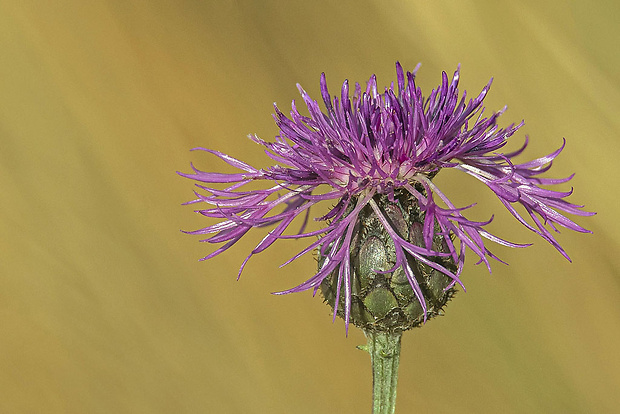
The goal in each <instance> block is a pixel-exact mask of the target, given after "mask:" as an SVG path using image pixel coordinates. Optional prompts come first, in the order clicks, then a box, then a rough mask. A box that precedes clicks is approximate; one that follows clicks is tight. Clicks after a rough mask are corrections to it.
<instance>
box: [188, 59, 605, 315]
mask: <svg viewBox="0 0 620 414" xmlns="http://www.w3.org/2000/svg"><path fill="white" fill-rule="evenodd" d="M416 71H417V67H416V69H415V70H414V71H413V72H407V73H406V74H405V73H404V72H403V69H402V67H401V65H400V64H399V63H397V64H396V74H397V85H396V86H397V88H396V90H395V89H394V84H392V85H391V86H390V87H389V88H386V89H385V90H384V92H383V93H379V91H378V89H377V82H376V78H375V76H374V75H373V76H372V77H371V78H370V80H369V81H368V82H367V84H366V88H365V90H362V88H361V86H360V85H359V84H356V85H355V92H354V94H353V96H352V97H351V96H350V93H349V83H348V81H345V82H344V83H343V85H342V89H341V92H340V97H332V96H330V94H329V92H328V89H327V84H326V81H325V74H323V75H322V76H321V82H320V85H321V95H322V98H323V102H324V104H325V112H323V111H321V108H320V107H319V104H318V103H317V101H314V100H312V99H311V98H310V97H309V96H308V94H307V93H306V92H305V91H304V90H303V89H302V88H301V86H299V85H298V88H299V91H300V93H301V96H302V98H303V100H304V103H305V104H306V106H307V108H308V111H309V117H308V116H304V115H302V114H301V113H300V112H299V111H298V110H297V107H296V105H295V102H294V101H293V103H292V110H291V112H290V117H287V116H286V115H284V114H283V113H282V112H281V111H280V110H279V109H278V107H277V106H275V105H274V106H275V115H274V119H275V121H276V124H277V125H278V127H279V129H280V135H279V136H277V137H276V139H275V142H266V141H263V140H262V139H260V138H258V137H256V136H251V137H250V138H251V139H252V140H253V141H255V142H256V143H259V144H261V145H263V146H264V147H265V148H266V150H265V152H266V153H267V155H268V156H269V157H271V158H272V159H273V160H274V161H275V162H276V163H278V164H277V165H274V166H272V167H270V168H268V169H256V168H254V167H252V166H250V165H248V164H246V163H244V162H242V161H239V160H237V159H235V158H232V157H230V156H228V155H226V154H223V153H221V152H218V151H214V150H210V149H206V148H195V149H200V150H203V151H207V152H209V153H211V154H213V155H215V156H217V157H219V158H220V159H221V160H223V161H225V162H226V163H228V164H230V165H231V166H233V167H235V168H236V169H238V170H239V172H238V173H234V174H225V173H217V172H204V171H200V170H198V169H196V168H194V167H193V166H192V168H193V169H194V173H192V174H183V173H179V174H180V175H182V176H184V177H187V178H191V179H193V180H196V181H199V182H201V183H206V185H204V184H196V185H197V187H199V188H200V189H201V190H203V191H204V192H206V194H205V193H203V192H196V196H197V197H198V198H197V199H196V200H193V201H190V202H189V203H206V204H208V205H209V206H210V207H206V208H203V209H200V210H198V211H197V212H199V213H200V214H202V215H204V216H207V217H213V218H216V219H220V220H221V221H219V222H218V223H217V224H213V225H210V226H208V227H205V228H203V229H201V230H196V231H192V232H188V233H190V234H208V235H209V237H208V238H207V239H206V240H204V241H208V242H209V243H216V244H222V245H221V246H220V247H219V248H218V249H217V250H215V251H214V252H212V253H211V254H209V255H208V256H206V257H204V258H203V259H202V260H205V259H209V258H211V257H214V256H216V255H218V254H220V253H222V252H223V251H225V250H227V249H228V248H230V247H231V246H232V245H234V244H235V243H236V242H237V241H238V240H239V239H241V238H242V237H243V236H244V235H245V234H246V233H247V232H248V231H249V230H250V229H252V228H255V227H264V226H269V225H275V228H273V229H271V230H270V231H269V232H268V233H267V235H266V236H265V237H264V238H263V239H262V241H261V242H260V243H259V244H258V245H257V246H256V247H255V248H254V250H252V252H251V253H250V254H249V255H248V256H247V258H246V259H245V260H244V261H243V263H242V265H241V268H240V270H239V275H240V274H241V272H242V270H243V268H244V266H245V264H246V263H247V261H248V259H249V258H250V257H251V256H252V255H254V254H257V253H260V252H262V251H263V250H265V249H267V248H268V247H270V246H271V245H272V244H273V243H274V242H276V241H278V240H279V239H289V238H292V239H301V238H306V237H311V240H312V242H311V243H310V244H309V245H308V246H307V247H306V248H304V249H303V250H302V251H301V252H299V253H298V254H296V255H295V256H293V257H292V258H291V259H290V260H288V261H287V262H286V263H285V264H287V263H290V262H291V261H292V260H295V259H296V258H298V257H300V256H301V255H303V254H305V253H307V252H309V251H312V250H313V249H317V248H318V250H319V255H320V257H321V261H320V266H319V269H318V272H317V273H316V274H315V275H314V276H312V277H311V278H310V279H308V280H307V281H305V282H303V283H301V284H300V285H298V286H296V287H294V288H292V289H289V290H286V291H282V292H278V293H279V294H283V293H291V292H301V291H304V290H308V289H314V292H315V293H316V291H317V290H318V288H319V286H320V285H321V283H322V281H323V280H324V279H325V278H326V277H328V276H329V275H333V274H335V275H337V277H338V279H337V280H338V283H337V292H336V299H335V303H336V307H337V306H338V303H339V302H340V299H344V305H345V309H344V318H345V321H346V324H347V327H348V323H349V316H350V308H351V295H352V293H351V290H352V287H351V285H352V282H351V278H352V275H351V266H352V265H351V256H352V253H351V251H350V250H351V245H352V241H353V240H354V238H355V237H356V231H357V230H356V224H357V222H358V219H359V217H360V212H361V211H362V209H364V208H365V207H366V209H367V210H368V207H367V206H370V208H371V209H372V212H374V214H375V215H376V218H377V219H378V222H379V223H380V224H381V225H382V226H383V230H384V232H385V233H386V234H387V235H389V238H390V239H391V242H392V243H393V252H394V254H395V257H394V260H393V261H392V262H393V265H394V266H393V268H392V269H390V270H386V269H384V270H383V271H379V270H378V272H379V273H386V271H394V270H395V269H399V268H402V269H403V270H404V273H405V275H406V277H407V280H408V281H409V284H410V285H411V288H412V290H413V292H414V294H415V297H416V298H417V301H419V304H420V305H421V307H422V311H423V312H424V318H426V312H427V307H426V301H425V298H424V294H423V292H422V289H421V287H420V285H419V283H418V281H417V279H416V277H415V274H414V270H412V267H411V262H412V261H416V262H417V263H421V264H424V265H426V266H427V267H430V268H432V269H434V270H435V271H437V272H440V273H442V274H444V275H446V276H447V277H449V278H450V279H449V282H450V283H449V284H448V286H447V287H446V288H445V289H450V288H452V287H453V286H454V285H455V284H459V285H461V286H462V283H461V280H460V275H461V272H462V270H463V265H464V263H465V251H466V249H469V250H471V252H472V254H475V255H476V256H477V258H478V259H479V260H478V263H484V264H485V265H486V266H487V268H488V269H489V271H490V270H491V268H490V264H489V258H493V259H496V260H499V259H497V257H495V256H494V255H493V254H492V253H491V252H490V251H489V250H488V248H487V247H486V245H485V243H484V241H485V239H487V240H491V241H493V242H495V243H498V244H501V245H504V246H509V247H526V246H529V244H517V243H512V242H509V241H506V240H503V239H501V238H499V237H497V236H495V235H493V234H490V233H489V232H488V231H486V230H485V225H486V224H488V223H490V222H491V220H492V219H493V217H491V219H490V220H488V221H486V222H477V221H472V220H469V219H467V218H466V217H465V216H464V215H463V214H464V210H466V209H468V208H470V207H471V206H467V207H456V206H455V205H454V204H453V203H452V202H451V201H450V199H449V198H448V197H447V196H446V195H445V194H444V193H443V192H442V191H441V190H440V189H439V188H438V187H437V186H436V185H435V184H434V183H433V182H432V178H433V177H434V176H435V175H436V174H437V173H438V172H439V171H440V170H441V169H442V168H453V169H456V170H460V171H462V172H464V173H466V174H468V175H470V176H472V177H474V178H476V179H478V180H480V181H481V182H483V183H484V184H486V186H487V187H488V188H489V189H491V191H493V192H494V193H495V194H496V195H497V197H498V198H499V200H500V201H501V202H502V204H504V206H505V207H506V208H507V209H508V211H509V212H510V213H511V214H512V215H513V216H514V217H515V218H516V219H517V220H518V221H519V222H520V223H521V224H523V225H524V226H525V227H527V228H528V229H530V230H531V231H533V232H534V233H536V234H538V235H539V236H541V237H542V238H543V239H545V240H547V241H548V242H549V243H551V244H552V245H553V246H554V247H555V248H556V249H557V250H558V251H559V252H560V253H561V254H562V255H563V256H564V257H566V258H567V259H568V260H570V258H569V257H568V255H567V254H566V252H565V251H564V250H563V249H562V247H561V246H560V245H559V243H558V242H557V241H556V240H555V238H554V237H553V234H552V233H551V231H550V229H551V230H554V231H555V232H558V230H557V228H558V226H561V227H565V228H568V229H571V230H575V231H578V232H584V233H589V231H588V230H586V229H584V228H583V227H581V226H579V225H578V224H576V223H574V222H573V221H571V220H570V219H568V218H567V217H566V216H565V215H564V214H563V213H570V214H576V215H581V216H589V215H592V214H594V213H590V212H585V211H582V210H580V209H581V208H583V206H581V205H576V204H572V203H569V202H567V201H566V200H565V198H566V197H568V196H569V195H570V194H571V193H572V190H571V191H565V192H563V191H556V190H550V189H547V188H543V187H541V186H549V185H554V184H562V183H565V182H568V181H569V180H570V179H571V178H572V177H573V175H571V176H569V177H566V178H561V179H553V178H542V177H540V175H541V174H542V173H544V172H546V171H547V170H549V168H550V167H551V164H552V161H553V160H554V159H555V158H556V157H557V156H558V154H560V152H561V151H562V150H563V149H564V145H565V142H564V143H563V144H562V146H561V147H560V148H559V149H558V150H556V151H554V152H552V153H551V154H549V155H547V156H544V157H541V158H537V159H534V160H532V161H529V162H526V163H522V164H516V163H514V162H513V159H514V158H515V157H516V156H517V155H520V154H521V153H522V152H523V150H525V148H526V147H527V144H528V139H527V137H526V138H525V143H524V144H523V146H522V147H521V149H519V150H517V151H515V152H510V153H502V152H501V148H502V147H504V145H505V144H506V142H507V140H508V138H509V137H510V136H512V135H513V134H514V133H515V132H516V131H517V130H518V129H519V128H520V127H521V126H522V125H523V122H521V123H520V124H518V125H515V124H511V125H509V126H508V127H506V128H500V127H499V126H498V125H497V118H498V117H499V116H500V115H501V114H502V113H503V112H504V111H505V109H506V108H504V109H502V110H500V111H498V112H495V113H493V114H491V115H490V116H488V117H484V108H483V106H482V102H483V100H484V98H485V96H486V94H487V92H488V90H489V87H490V86H491V82H489V83H488V84H487V85H486V86H485V87H484V88H483V89H482V92H480V94H479V95H478V96H477V97H475V98H474V99H470V100H469V101H467V100H466V93H465V92H463V94H462V96H459V91H458V83H459V69H457V70H456V72H455V73H454V76H453V77H452V81H450V80H449V79H448V75H447V74H446V73H445V72H443V75H442V82H441V85H440V86H439V87H438V88H437V89H435V90H433V91H432V92H431V94H430V95H429V96H428V97H426V98H425V97H423V96H422V92H421V90H420V88H418V87H416V85H415V73H416ZM253 181H261V182H265V183H266V185H265V186H264V187H265V188H264V189H260V190H244V186H245V185H246V184H249V183H251V182H253ZM222 183H224V184H225V185H224V186H221V185H220V186H218V187H219V189H218V188H215V187H212V185H213V184H222ZM222 187H225V188H223V189H222ZM402 194H406V195H407V197H409V198H411V199H412V200H414V202H415V203H416V204H417V206H418V208H419V211H420V216H419V217H420V224H418V225H417V226H418V229H419V230H418V233H417V234H418V236H417V239H418V241H417V242H415V241H413V240H412V238H411V237H406V236H404V235H403V233H402V231H400V230H399V229H398V228H397V226H396V225H395V222H394V220H393V219H391V218H390V217H388V215H387V214H386V211H385V209H384V208H381V207H380V206H379V202H380V200H387V202H392V203H395V202H396V201H397V199H398V198H399V197H401V196H402ZM320 202H328V203H331V204H332V206H333V207H332V208H331V210H329V212H328V213H327V214H325V215H324V216H322V217H317V218H315V220H317V221H320V222H323V223H324V227H323V228H321V229H320V230H317V231H310V232H304V231H305V225H306V223H307V220H308V216H309V211H310V208H311V207H312V206H314V205H315V204H318V203H320ZM517 205H521V206H522V208H523V209H522V210H524V211H525V212H527V215H529V217H530V219H531V220H526V219H525V218H524V217H523V216H524V215H522V214H521V213H519V212H518V211H517V209H515V206H517ZM368 211H370V210H368ZM527 215H526V216H527ZM298 216H302V217H303V226H302V229H301V230H300V231H299V232H298V233H293V234H289V233H287V234H285V230H287V228H288V227H289V225H291V223H292V222H293V220H294V219H296V218H297V217H298ZM410 224H411V223H410ZM412 228H413V227H412ZM437 235H439V236H441V237H442V239H443V242H442V245H443V246H444V247H443V248H437V247H436V246H437V243H436V242H435V244H434V243H433V241H434V238H436V237H437ZM439 258H447V259H449V260H450V261H451V263H452V264H453V266H447V265H444V264H445V263H446V261H445V260H439ZM342 295H344V297H343V298H342ZM334 314H335V312H334Z"/></svg>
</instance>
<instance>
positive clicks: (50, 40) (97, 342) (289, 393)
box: [0, 0, 620, 413]
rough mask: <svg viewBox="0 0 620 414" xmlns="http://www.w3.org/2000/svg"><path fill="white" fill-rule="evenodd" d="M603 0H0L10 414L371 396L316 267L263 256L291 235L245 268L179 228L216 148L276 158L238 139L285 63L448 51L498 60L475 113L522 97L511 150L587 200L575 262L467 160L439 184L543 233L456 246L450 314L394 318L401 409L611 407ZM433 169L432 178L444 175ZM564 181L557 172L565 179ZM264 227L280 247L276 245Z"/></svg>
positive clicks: (3, 333) (613, 220) (270, 130)
mask: <svg viewBox="0 0 620 414" xmlns="http://www.w3.org/2000/svg"><path fill="white" fill-rule="evenodd" d="M619 7H620V6H619V4H618V2H616V1H615V0H607V1H602V0H601V1H592V2H585V1H577V0H572V1H565V0H562V1H560V0H554V1H538V0H527V1H503V0H502V1H497V0H488V1H471V0H469V1H468V0H459V1H445V0H434V1H427V0H424V1H422V0H408V1H405V0H401V1H387V0H378V1H341V2H327V1H319V2H315V1H305V2H297V1H280V2H277V1H259V2H251V1H222V2H214V1H211V2H209V1H189V0H185V1H161V0H158V1H146V0H145V1H97V2H94V1H93V2H89V1H60V2H48V1H11V0H5V1H3V2H1V3H0V235H1V236H0V412H2V413H203V412H204V413H364V412H370V392H371V379H370V367H369V358H368V355H366V354H364V353H362V352H360V351H358V350H356V349H355V346H356V345H358V344H362V343H364V338H363V335H362V334H361V333H360V332H359V331H357V330H353V331H352V332H351V333H350V335H349V337H348V338H347V337H345V335H344V328H343V324H342V322H341V321H337V322H336V323H335V324H332V322H331V318H330V315H329V309H328V308H327V307H326V306H325V305H324V304H323V303H322V301H321V300H320V299H319V298H318V297H316V298H312V295H311V294H310V293H305V294H295V295H288V296H284V297H280V296H273V295H271V294H270V292H273V291H276V290H281V289H285V288H288V287H291V286H294V285H295V284H297V283H300V282H301V281H303V280H305V279H306V278H307V277H309V276H310V275H311V274H312V273H313V270H314V266H315V264H314V262H313V259H312V257H311V256H308V257H307V258H304V259H302V260H300V261H299V263H294V264H292V265H290V266H288V267H286V268H284V269H278V268H277V265H278V264H279V263H280V262H283V261H284V260H285V259H287V258H288V257H289V256H291V255H292V254H293V253H295V252H296V251H298V250H300V249H301V247H302V246H304V244H303V243H299V242H283V243H281V244H280V245H279V246H280V247H279V248H278V247H275V248H271V249H269V251H267V252H265V253H263V254H261V255H259V256H257V257H256V258H254V259H253V260H252V261H250V263H249V265H248V267H247V270H246V272H245V273H244V275H243V276H242V278H241V280H240V281H239V282H236V281H235V276H236V271H237V268H238V265H239V263H240V261H241V260H242V258H243V257H245V255H246V254H247V252H248V251H249V249H251V247H252V246H253V243H256V242H257V241H258V240H260V238H261V237H262V233H261V232H260V231H259V232H257V233H256V234H255V235H253V236H249V237H248V239H247V240H243V241H242V242H240V243H239V245H238V246H236V247H235V248H234V249H232V250H231V251H229V252H228V253H226V254H224V255H222V256H219V257H217V258H215V259H213V260H211V261H209V262H198V261H197V259H198V258H200V257H202V256H204V255H206V254H207V253H208V252H210V251H211V250H209V247H210V246H207V245H205V244H201V243H199V242H198V238H196V237H191V236H185V235H183V234H182V233H180V232H179V229H189V230H191V229H196V228H199V227H200V226H203V225H206V221H205V220H204V219H201V218H200V217H199V216H197V215H195V214H194V213H192V208H191V206H181V205H180V204H181V203H182V202H184V201H187V200H189V199H191V198H192V182H190V181H189V180H186V179H183V178H181V177H178V176H177V175H176V174H175V171H176V170H182V171H188V170H189V163H190V161H194V162H195V163H196V164H197V165H198V166H200V167H201V168H203V169H207V170H208V169H212V170H215V169H219V168H222V167H221V163H218V162H215V159H214V158H213V157H209V156H208V154H205V153H196V152H194V153H190V152H189V149H190V148H192V147H194V146H207V147H210V148H214V149H218V150H220V151H223V152H226V153H229V154H231V155H233V156H235V157H238V158H241V159H244V160H246V161H249V162H251V163H253V164H254V165H257V166H266V165H268V164H269V160H268V159H267V157H266V156H264V155H263V154H262V151H261V149H260V148H259V147H258V146H256V145H255V144H253V143H251V142H250V141H249V140H247V139H246V138H245V137H246V135H247V134H249V133H257V134H259V135H260V136H261V137H263V138H265V139H272V138H273V136H274V135H275V134H276V132H277V131H276V128H275V126H274V125H273V121H272V119H271V116H270V114H271V113H272V103H273V102H274V101H277V102H278V103H279V104H280V106H281V107H282V108H283V109H285V110H287V109H288V108H290V101H291V100H292V99H294V98H298V93H297V90H296V87H295V83H296V82H299V83H301V84H303V85H304V87H305V88H306V89H307V90H308V91H309V92H311V93H312V94H313V95H314V96H316V97H317V98H318V97H319V96H320V95H319V94H318V80H319V75H320V73H321V72H322V71H325V72H326V73H327V77H328V82H329V84H330V86H331V88H332V89H333V90H334V91H336V90H337V89H338V86H339V85H340V84H341V82H342V81H343V80H344V79H345V78H349V79H350V80H351V81H359V82H364V81H365V80H366V79H367V78H368V76H369V75H370V74H372V73H376V74H377V76H378V78H379V83H380V84H381V85H386V84H388V83H389V82H391V81H392V80H394V78H395V75H394V62H395V61H396V60H400V61H401V62H402V63H403V65H404V66H405V67H406V68H409V69H411V68H413V67H414V65H415V64H416V63H418V62H422V63H423V66H422V68H421V70H420V71H419V82H420V85H421V86H422V87H423V88H424V90H425V91H426V92H427V93H428V92H429V91H430V89H431V88H432V87H434V86H435V85H436V84H437V83H438V82H439V81H440V73H441V70H446V71H448V72H449V73H451V72H452V71H453V70H454V69H455V67H456V65H457V64H458V63H459V62H460V63H461V64H462V84H461V85H462V88H465V89H467V90H468V91H469V92H470V93H471V94H474V93H477V92H478V91H479V90H480V88H481V87H482V86H483V85H484V84H485V83H486V82H487V80H488V78H490V77H491V76H493V77H495V83H494V84H493V87H492V89H491V93H490V95H489V96H488V99H487V101H486V103H487V107H489V109H490V110H494V109H499V108H501V107H502V106H503V105H504V104H507V105H509V107H510V109H509V111H508V112H507V113H506V114H505V115H504V116H503V117H502V118H503V120H502V121H501V122H502V125H507V124H508V123H509V122H512V121H517V122H518V121H520V120H521V119H525V120H526V125H525V127H523V129H522V130H521V132H520V133H519V134H518V135H517V136H516V137H515V138H514V141H515V143H513V144H512V145H513V147H516V146H517V145H518V144H520V143H521V140H522V139H523V137H524V136H525V134H529V135H530V136H531V139H532V143H531V148H529V149H528V152H526V155H525V157H524V158H522V159H524V160H525V159H526V158H527V159H531V158H534V157H537V156H540V155H543V154H546V153H549V152H551V151H553V150H555V149H556V148H557V147H558V146H559V145H560V144H561V139H562V137H566V139H567V142H568V143H567V146H566V149H565V152H564V153H563V154H562V155H561V156H560V157H559V159H558V160H557V162H556V164H555V165H554V168H553V170H552V171H555V173H553V174H552V175H553V176H566V175H568V174H570V173H571V172H573V171H574V172H577V175H576V177H575V179H574V180H573V185H574V186H575V194H574V196H573V197H572V200H573V201H575V202H578V203H585V204H586V205H587V207H588V208H589V209H591V210H595V211H597V212H598V215H597V216H595V217H592V218H578V219H577V221H578V222H579V223H581V224H583V225H585V226H586V227H588V228H590V229H592V230H593V231H594V234H593V235H583V234H573V233H571V232H568V231H564V232H563V233H562V234H561V235H559V240H560V242H561V243H562V244H563V245H564V246H565V247H566V249H567V250H568V252H569V254H570V255H571V257H572V258H573V263H572V264H570V263H568V262H567V261H565V260H564V259H563V258H562V257H561V256H560V255H559V254H557V253H556V252H555V251H554V249H553V248H552V247H551V246H549V245H548V244H546V243H545V242H544V241H543V240H542V239H539V238H536V237H535V235H534V234H532V233H529V232H528V231H526V230H524V229H522V228H520V227H521V226H520V225H518V224H516V222H515V220H514V219H512V217H511V216H509V214H507V213H506V212H505V211H502V210H503V209H502V206H501V205H500V204H499V202H497V201H496V200H494V199H493V196H492V194H489V191H485V189H484V188H483V187H482V186H481V185H480V184H478V183H475V182H474V181H475V180H473V179H471V178H470V177H467V176H464V175H459V174H450V172H447V173H445V175H444V174H443V173H442V174H441V175H440V176H439V177H438V181H439V182H440V184H441V185H442V186H443V188H445V191H446V192H447V193H449V194H450V195H452V196H453V197H454V199H455V201H457V202H458V203H459V204H461V205H465V203H468V202H472V201H476V200H478V201H480V202H481V203H480V205H479V206H478V207H476V209H475V210H474V211H472V214H473V217H477V218H480V219H484V218H488V217H489V216H490V214H492V213H497V214H496V223H494V224H493V227H492V229H493V230H494V231H496V232H497V233H498V234H499V235H501V236H504V237H507V238H509V239H512V240H515V241H519V242H527V241H535V245H534V246H532V247H530V248H528V249H525V250H518V251H511V250H510V249H507V248H499V247H498V248H493V250H494V252H496V253H497V254H499V255H500V256H501V257H502V258H503V259H505V260H507V261H508V262H509V263H510V265H509V266H504V265H502V264H499V263H497V264H495V266H494V273H493V274H492V275H488V274H487V272H486V271H485V269H484V268H482V267H480V266H478V267H476V266H474V265H473V261H471V260H470V262H471V263H468V267H467V271H466V273H465V275H464V281H465V283H466V286H467V288H468V292H467V293H460V294H458V295H457V297H456V298H455V300H454V301H453V302H452V303H451V304H450V305H449V306H448V308H447V315H446V316H445V317H443V318H439V319H437V320H433V321H431V322H430V323H428V324H427V325H426V326H425V327H424V328H422V329H418V330H415V331H413V332H409V333H407V334H406V335H405V337H404V339H403V355H402V359H401V372H400V383H399V393H398V409H399V410H398V411H399V412H400V413H410V412H411V413H426V412H428V413H456V412H458V413H497V412H502V413H524V412H528V413H586V412H587V413H613V412H618V411H619V410H620V408H619V407H618V395H619V393H620V358H619V356H618V355H619V354H618V350H617V349H618V346H619V345H620V330H619V328H620V305H619V303H620V301H619V300H618V298H619V297H620V284H619V278H618V269H619V266H618V260H619V258H618V247H619V246H618V245H619V243H618V236H617V235H618V234H620V221H619V220H617V214H618V179H617V174H618V172H619V168H618V166H617V162H618V154H619V150H620V145H619V144H618V140H619V138H620V116H619V115H618V113H619V110H620V89H619V87H618V85H619V84H620V70H619V69H618V68H619V67H620V54H619V46H618V44H619V43H620V42H619V41H618V40H619V39H620V25H618V21H620V9H619ZM442 177H443V178H442ZM568 187H569V186H565V188H568ZM276 246H277V245H276Z"/></svg>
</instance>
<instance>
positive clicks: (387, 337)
mask: <svg viewBox="0 0 620 414" xmlns="http://www.w3.org/2000/svg"><path fill="white" fill-rule="evenodd" d="M364 334H366V338H367V339H368V343H367V344H366V346H363V347H360V348H361V349H363V350H365V351H368V353H369V354H370V361H371V363H372V384H373V385H372V413H373V414H394V410H395V408H396V385H397V383H398V363H399V362H400V339H401V337H402V332H378V331H364Z"/></svg>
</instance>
